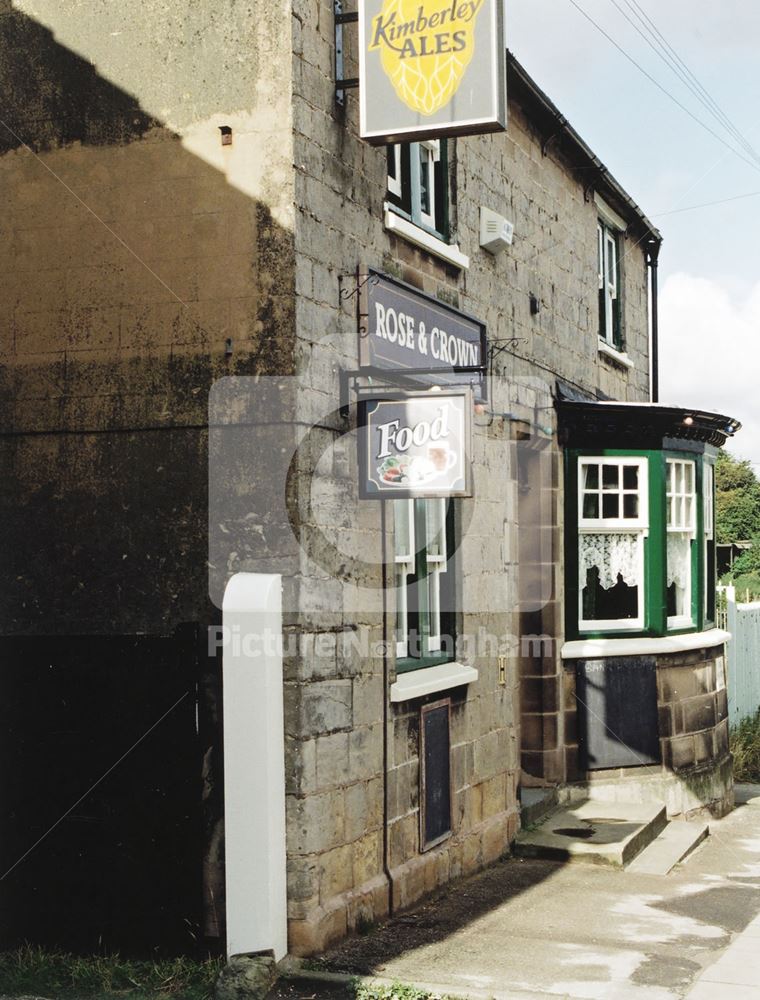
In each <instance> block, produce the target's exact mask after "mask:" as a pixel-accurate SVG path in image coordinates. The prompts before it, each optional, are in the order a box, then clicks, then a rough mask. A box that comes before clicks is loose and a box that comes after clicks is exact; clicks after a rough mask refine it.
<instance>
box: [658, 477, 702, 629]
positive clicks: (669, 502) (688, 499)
mask: <svg viewBox="0 0 760 1000" xmlns="http://www.w3.org/2000/svg"><path fill="white" fill-rule="evenodd" d="M666 468H667V475H666V479H665V503H666V506H667V514H666V529H667V533H668V535H671V534H678V535H685V536H686V537H687V538H688V540H689V582H688V585H687V586H686V588H685V591H686V600H687V601H688V606H689V612H688V614H682V615H668V630H669V631H670V630H672V629H682V628H691V627H692V626H693V625H694V619H693V617H692V614H691V606H692V593H693V587H694V580H693V576H692V573H693V569H692V553H691V543H692V542H693V541H694V539H695V538H696V533H697V463H696V462H695V460H694V459H692V458H668V459H667V467H666ZM679 468H680V469H681V481H680V486H681V488H680V489H678V488H677V487H678V485H679V484H678V483H677V478H678V469H679ZM687 468H690V469H691V490H690V491H689V490H686V489H685V487H684V483H685V471H686V469H687ZM687 508H688V515H687V516H684V511H685V510H686V509H687ZM666 573H667V552H666Z"/></svg>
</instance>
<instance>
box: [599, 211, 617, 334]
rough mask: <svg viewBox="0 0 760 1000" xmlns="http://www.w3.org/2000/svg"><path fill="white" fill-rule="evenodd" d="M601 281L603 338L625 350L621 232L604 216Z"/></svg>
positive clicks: (600, 331) (600, 316)
mask: <svg viewBox="0 0 760 1000" xmlns="http://www.w3.org/2000/svg"><path fill="white" fill-rule="evenodd" d="M597 271H598V281H599V338H600V340H602V341H604V343H605V344H607V346H608V347H612V348H614V349H615V350H616V351H622V350H623V323H622V294H621V287H620V233H619V232H618V230H616V229H614V228H613V227H612V226H610V225H609V224H608V223H607V222H605V221H604V220H603V219H599V221H598V223H597Z"/></svg>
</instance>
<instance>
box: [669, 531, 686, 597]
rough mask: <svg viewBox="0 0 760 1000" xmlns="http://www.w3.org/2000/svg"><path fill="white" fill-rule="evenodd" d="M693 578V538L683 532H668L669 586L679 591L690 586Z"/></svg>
mask: <svg viewBox="0 0 760 1000" xmlns="http://www.w3.org/2000/svg"><path fill="white" fill-rule="evenodd" d="M690 576H691V536H690V535H689V534H688V533H686V532H682V531H669V532H668V586H669V587H672V586H673V584H675V585H676V587H678V589H679V590H685V589H686V588H687V587H688V586H689V578H690Z"/></svg>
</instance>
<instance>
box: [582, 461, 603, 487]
mask: <svg viewBox="0 0 760 1000" xmlns="http://www.w3.org/2000/svg"><path fill="white" fill-rule="evenodd" d="M583 472H584V476H583V488H584V490H598V489H599V466H598V465H584V466H583Z"/></svg>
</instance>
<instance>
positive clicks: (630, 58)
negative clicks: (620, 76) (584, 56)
mask: <svg viewBox="0 0 760 1000" xmlns="http://www.w3.org/2000/svg"><path fill="white" fill-rule="evenodd" d="M569 3H571V4H572V5H573V7H575V9H576V10H577V11H578V12H579V13H580V14H582V15H583V17H585V18H586V20H587V21H589V22H590V23H591V24H592V25H593V26H594V27H595V28H596V30H597V31H598V32H599V33H600V34H602V35H604V37H605V38H606V39H607V41H608V42H610V44H611V45H614V46H615V48H616V49H617V50H618V52H620V54H621V55H622V56H624V57H625V58H626V59H627V60H628V62H630V63H632V64H633V65H634V66H635V67H636V69H637V70H638V71H639V72H640V73H642V74H643V75H644V76H645V77H646V78H647V80H649V81H650V83H653V84H654V85H655V87H657V89H658V90H660V91H662V93H663V94H665V96H666V97H667V98H668V99H669V100H671V101H672V102H673V103H674V104H675V105H677V106H678V107H679V108H680V109H681V110H682V111H683V112H685V113H686V114H687V115H688V116H689V118H691V119H692V120H693V121H695V122H696V123H697V125H699V126H700V127H701V128H703V129H704V130H705V131H706V132H709V133H710V135H711V136H712V137H713V138H714V139H717V140H718V142H719V143H721V144H722V145H723V146H725V147H726V148H727V149H730V150H731V152H732V153H733V154H734V155H735V156H738V157H739V159H740V160H743V161H744V163H746V164H747V165H748V166H750V167H752V168H753V169H754V170H759V171H760V164H757V163H755V162H754V161H752V160H750V159H748V158H747V157H746V156H745V155H744V154H743V153H741V152H740V151H739V150H738V149H736V148H735V147H734V146H732V145H731V143H729V142H727V141H726V140H725V139H724V138H723V136H721V135H718V133H717V132H716V131H715V130H714V129H712V128H711V127H710V126H709V125H707V124H706V123H705V122H703V121H702V119H701V118H698V117H697V116H696V115H695V114H694V113H693V112H692V111H690V110H689V108H687V107H686V105H685V104H683V103H682V102H681V101H679V100H678V98H677V97H675V96H674V95H673V94H671V93H670V91H669V90H668V89H667V88H666V87H664V86H663V85H662V84H661V83H660V82H659V80H657V79H656V78H655V77H653V76H652V74H651V73H649V72H647V70H645V69H644V67H643V66H642V65H641V64H640V63H638V62H636V60H635V59H634V58H633V56H632V55H630V54H629V53H628V52H626V50H625V49H624V48H623V47H622V45H620V44H619V43H618V42H616V41H615V39H614V38H613V37H612V35H610V34H609V33H608V32H607V31H605V30H604V28H603V27H602V26H601V25H600V24H597V22H596V21H595V20H594V19H593V17H591V15H590V14H588V13H587V12H586V11H585V10H584V9H583V7H581V6H580V4H579V3H576V0H569Z"/></svg>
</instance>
